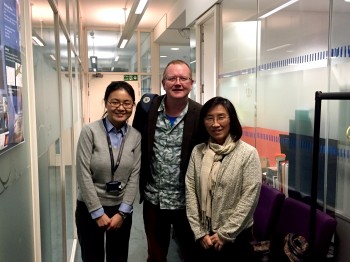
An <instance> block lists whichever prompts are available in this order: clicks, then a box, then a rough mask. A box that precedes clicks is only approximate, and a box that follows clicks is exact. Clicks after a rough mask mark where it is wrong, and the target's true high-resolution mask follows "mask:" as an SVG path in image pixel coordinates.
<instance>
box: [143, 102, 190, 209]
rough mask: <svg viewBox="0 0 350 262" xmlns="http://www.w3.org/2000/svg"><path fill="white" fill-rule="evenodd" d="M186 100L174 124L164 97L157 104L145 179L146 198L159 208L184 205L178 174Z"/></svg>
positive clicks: (180, 207) (181, 183)
mask: <svg viewBox="0 0 350 262" xmlns="http://www.w3.org/2000/svg"><path fill="white" fill-rule="evenodd" d="M187 110H188V104H187V105H186V107H185V108H184V110H183V111H182V112H181V114H180V115H179V116H178V117H177V119H176V120H175V122H174V124H173V125H171V123H170V120H169V119H168V118H167V117H166V112H165V104H164V99H163V100H162V102H161V104H160V106H159V108H158V118H157V123H156V131H155V136H154V145H153V152H154V155H153V159H152V166H151V171H152V178H153V179H152V180H151V181H150V182H148V184H147V185H146V190H145V198H146V199H147V200H148V201H149V202H151V203H152V204H153V205H158V204H159V206H160V208H161V209H182V208H185V185H184V182H183V180H182V179H180V178H181V176H180V172H181V171H180V161H181V146H182V134H183V129H184V116H185V115H186V113H187Z"/></svg>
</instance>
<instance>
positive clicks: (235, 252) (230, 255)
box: [195, 227, 254, 262]
mask: <svg viewBox="0 0 350 262" xmlns="http://www.w3.org/2000/svg"><path fill="white" fill-rule="evenodd" d="M252 240H253V233H252V227H250V228H248V229H245V230H244V231H242V233H241V234H239V235H238V237H237V238H236V240H235V242H234V243H225V245H224V246H223V247H222V249H221V251H216V250H215V249H214V248H213V247H212V248H209V249H204V248H203V247H202V246H201V244H200V243H199V241H197V242H196V248H195V253H196V257H197V259H198V261H206V262H209V261H210V262H213V261H214V262H215V261H217V262H219V261H220V262H234V261H237V262H251V261H254V249H253V246H252V245H251V241H252Z"/></svg>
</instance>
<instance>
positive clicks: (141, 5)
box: [135, 0, 148, 15]
mask: <svg viewBox="0 0 350 262" xmlns="http://www.w3.org/2000/svg"><path fill="white" fill-rule="evenodd" d="M147 2H148V0H140V2H139V4H138V6H137V8H136V11H135V14H137V15H139V14H142V12H143V9H144V8H145V6H146V4H147Z"/></svg>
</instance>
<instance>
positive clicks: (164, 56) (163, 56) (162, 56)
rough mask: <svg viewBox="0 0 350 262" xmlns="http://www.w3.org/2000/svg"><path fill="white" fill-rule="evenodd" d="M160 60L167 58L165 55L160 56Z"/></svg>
mask: <svg viewBox="0 0 350 262" xmlns="http://www.w3.org/2000/svg"><path fill="white" fill-rule="evenodd" d="M160 57H161V58H166V57H168V56H167V55H161V56H160Z"/></svg>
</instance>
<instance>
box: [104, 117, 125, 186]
mask: <svg viewBox="0 0 350 262" xmlns="http://www.w3.org/2000/svg"><path fill="white" fill-rule="evenodd" d="M103 125H104V126H105V128H106V134H107V143H108V150H109V157H110V158H111V181H113V177H114V172H115V171H116V170H117V168H118V166H119V164H120V159H121V157H122V152H123V148H124V142H125V136H124V135H123V138H122V142H121V145H120V149H119V153H118V158H117V162H116V163H115V165H114V156H113V149H112V143H111V138H110V137H109V134H108V130H107V124H106V118H104V119H103Z"/></svg>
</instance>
